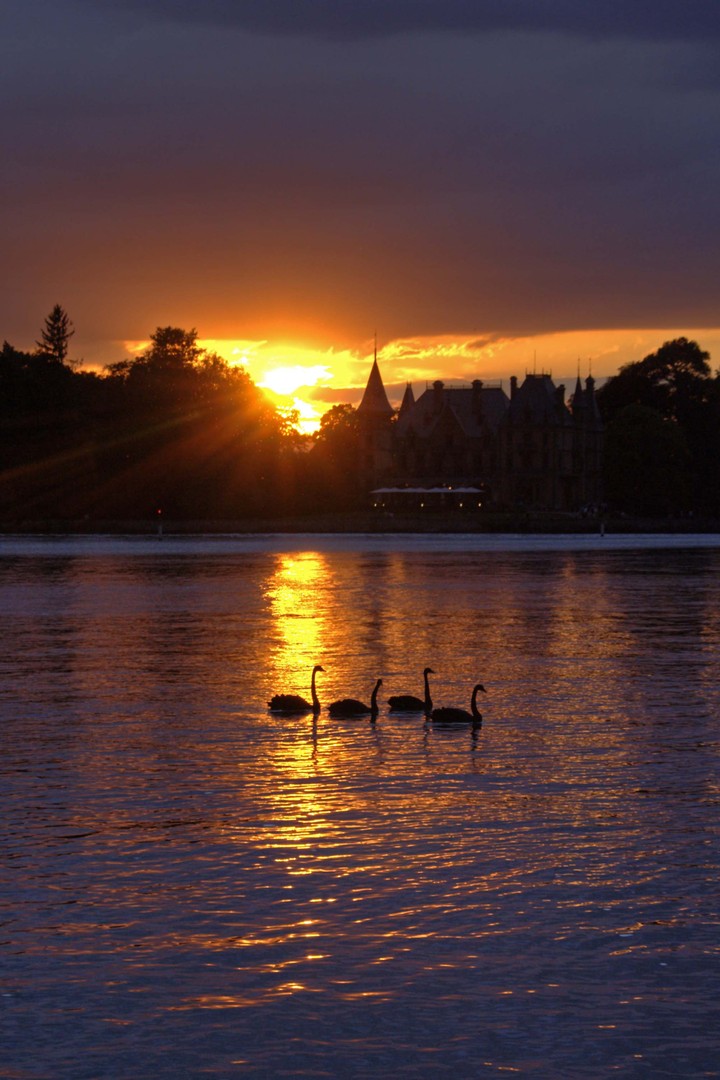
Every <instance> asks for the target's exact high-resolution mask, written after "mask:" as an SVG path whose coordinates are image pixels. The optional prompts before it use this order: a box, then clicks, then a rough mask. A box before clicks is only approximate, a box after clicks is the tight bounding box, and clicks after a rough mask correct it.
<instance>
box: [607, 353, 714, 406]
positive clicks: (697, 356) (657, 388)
mask: <svg viewBox="0 0 720 1080" xmlns="http://www.w3.org/2000/svg"><path fill="white" fill-rule="evenodd" d="M709 359H710V354H709V353H708V352H705V351H704V350H703V349H701V348H700V346H699V345H698V343H697V342H696V341H688V339H687V338H685V337H681V338H676V339H675V340H674V341H666V342H665V343H664V344H663V345H661V347H660V348H659V349H658V350H657V352H654V353H650V355H649V356H646V357H645V358H644V359H643V360H636V361H634V362H633V363H631V364H625V365H624V366H623V367H621V368H620V371H619V372H618V374H617V375H615V376H614V378H612V379H609V380H608V381H607V383H606V384H605V385H604V386H602V387H601V388H600V389H599V390H598V395H597V399H598V404H599V405H600V409H601V411H602V413H603V416H604V417H605V419H606V420H612V418H613V416H615V415H616V413H618V412H619V411H620V409H624V408H625V406H627V405H645V406H647V407H648V408H650V409H656V410H657V411H658V412H659V413H660V414H661V415H662V416H664V417H665V418H666V419H668V420H677V421H678V422H679V423H681V424H684V423H687V422H688V421H692V420H694V418H695V415H694V414H695V413H696V411H697V408H698V406H701V407H702V406H703V405H705V404H706V403H707V402H708V400H709V398H710V396H711V386H712V376H711V371H710V364H709V363H708V361H709Z"/></svg>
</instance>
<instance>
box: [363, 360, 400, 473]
mask: <svg viewBox="0 0 720 1080" xmlns="http://www.w3.org/2000/svg"><path fill="white" fill-rule="evenodd" d="M357 415H358V421H359V424H360V438H361V442H360V445H361V455H362V457H361V462H360V467H361V471H362V475H363V477H364V479H365V482H366V483H367V484H368V487H369V488H370V487H372V486H373V485H375V484H377V483H379V482H380V481H381V480H382V479H383V478H384V477H386V476H388V475H389V474H390V472H391V470H392V426H391V423H390V422H391V420H392V418H393V416H394V415H395V410H394V409H393V407H392V405H391V404H390V402H389V401H388V396H387V394H386V392H385V386H384V384H383V381H382V375H381V374H380V368H379V366H378V361H377V345H376V346H375V353H374V357H373V364H372V367H371V368H370V375H369V377H368V381H367V385H366V387H365V392H364V393H363V396H362V400H361V402H360V404H359V405H358V407H357Z"/></svg>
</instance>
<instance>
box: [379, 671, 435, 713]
mask: <svg viewBox="0 0 720 1080" xmlns="http://www.w3.org/2000/svg"><path fill="white" fill-rule="evenodd" d="M434 674H435V672H434V671H433V669H432V668H431V667H426V668H425V670H424V671H423V678H424V680H425V700H424V701H423V700H422V698H419V697H414V696H413V695H412V694H398V695H397V696H396V697H391V698H388V705H389V706H390V711H391V712H425V713H429V712H430V710H431V709H432V698H431V697H430V683H429V682H428V675H434Z"/></svg>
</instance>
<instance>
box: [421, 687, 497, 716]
mask: <svg viewBox="0 0 720 1080" xmlns="http://www.w3.org/2000/svg"><path fill="white" fill-rule="evenodd" d="M479 690H482V692H483V694H485V693H487V691H486V689H485V687H484V686H483V684H482V683H477V685H476V686H475V687H474V689H473V692H472V701H471V702H470V712H468V711H467V709H452V708H450V709H433V711H432V712H431V713H430V719H431V720H433V721H434V722H435V723H436V724H474V725H475V727H479V726H480V724H482V713H480V712H479V710H478V707H477V696H478V691H479Z"/></svg>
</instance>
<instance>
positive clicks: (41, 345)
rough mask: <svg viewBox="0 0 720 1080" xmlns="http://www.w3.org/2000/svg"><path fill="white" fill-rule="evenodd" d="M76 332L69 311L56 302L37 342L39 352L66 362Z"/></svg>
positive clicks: (62, 362) (52, 358)
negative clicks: (71, 340) (69, 346)
mask: <svg viewBox="0 0 720 1080" xmlns="http://www.w3.org/2000/svg"><path fill="white" fill-rule="evenodd" d="M74 333H75V331H74V329H73V324H72V322H71V321H70V318H69V316H68V313H67V312H66V311H65V309H64V308H62V307H61V306H60V304H55V307H54V308H53V309H52V311H51V312H50V314H49V315H48V316H47V318H46V319H45V325H44V326H43V329H42V331H41V333H40V340H39V341H36V342H35V344H36V345H37V347H38V353H39V354H40V355H41V356H47V357H49V358H50V359H51V360H57V361H58V362H59V363H61V364H64V363H65V359H66V357H67V354H68V344H69V342H70V338H71V337H72V336H73V334H74Z"/></svg>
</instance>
